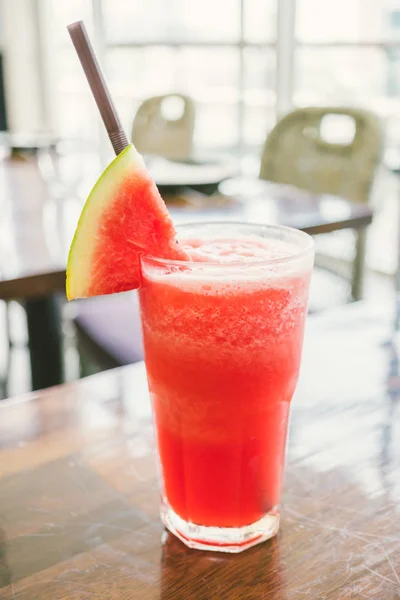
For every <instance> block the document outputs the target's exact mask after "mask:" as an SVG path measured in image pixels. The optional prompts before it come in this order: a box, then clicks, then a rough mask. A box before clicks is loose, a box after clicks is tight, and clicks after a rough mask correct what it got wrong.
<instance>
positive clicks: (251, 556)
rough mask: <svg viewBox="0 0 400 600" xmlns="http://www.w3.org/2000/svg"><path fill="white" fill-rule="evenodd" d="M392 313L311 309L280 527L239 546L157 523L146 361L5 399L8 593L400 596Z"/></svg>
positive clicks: (1, 407)
mask: <svg viewBox="0 0 400 600" xmlns="http://www.w3.org/2000/svg"><path fill="white" fill-rule="evenodd" d="M389 309H390V307H389ZM389 309H388V307H383V308H382V309H374V308H371V307H370V306H368V305H366V306H363V305H358V304H355V305H352V306H349V307H345V308H342V309H339V310H336V311H334V312H333V313H331V314H330V315H326V316H319V317H314V318H310V320H309V323H308V330H307V335H306V344H305V352H304V360H303V367H302V374H301V377H300V383H299V386H298V391H297V394H296V397H295V399H294V401H293V411H292V424H291V434H290V444H289V457H288V465H287V475H286V482H285V493H284V506H283V519H282V526H281V531H280V533H279V535H278V537H276V538H275V539H273V540H270V541H268V542H266V543H264V544H262V545H260V546H257V547H255V548H252V549H250V550H247V551H246V552H244V553H243V554H240V555H232V556H230V555H223V554H213V553H208V552H199V551H195V550H189V549H187V548H186V547H185V546H183V545H182V544H181V543H180V542H179V541H178V540H177V539H175V538H174V537H173V536H172V535H170V534H169V533H167V532H165V531H164V530H163V529H162V526H161V524H160V521H159V518H158V491H157V483H156V469H155V454H154V443H153V430H152V424H151V413H150V405H149V400H148V395H147V391H146V379H145V374H144V369H143V366H142V365H141V364H138V365H134V366H132V367H125V368H122V369H116V370H114V371H109V372H106V373H102V374H100V375H96V376H94V377H91V378H88V379H86V380H82V381H79V382H76V383H71V384H68V385H65V386H60V387H56V388H53V389H49V390H46V391H43V392H39V393H33V394H30V395H27V396H23V397H20V398H16V399H11V400H8V401H5V402H3V403H0V598H1V600H67V599H71V600H87V599H92V598H93V599H98V598H99V599H101V598H107V599H109V600H114V599H115V600H117V599H118V600H136V599H137V600H139V599H140V600H192V599H193V600H210V599H212V600H214V599H215V600H220V599H221V600H262V599H268V600H302V599H303V598H307V599H312V600H314V599H315V600H316V599H318V600H351V599H360V600H362V599H370V600H398V599H399V598H400V518H399V505H400V414H399V413H400V407H399V404H400V400H399V399H400V372H399V355H398V350H399V348H400V336H398V335H397V336H393V335H392V334H391V321H392V315H391V311H390V310H389Z"/></svg>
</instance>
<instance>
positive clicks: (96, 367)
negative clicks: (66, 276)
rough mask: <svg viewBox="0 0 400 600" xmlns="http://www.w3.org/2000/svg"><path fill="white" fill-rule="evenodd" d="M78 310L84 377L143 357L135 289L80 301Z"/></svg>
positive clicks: (78, 331)
mask: <svg viewBox="0 0 400 600" xmlns="http://www.w3.org/2000/svg"><path fill="white" fill-rule="evenodd" d="M75 311H76V314H75V317H74V318H73V322H74V324H75V329H76V334H77V342H78V352H79V359H80V370H81V376H82V377H83V376H86V375H92V374H93V373H97V372H99V371H104V370H107V369H113V368H114V367H121V366H124V365H129V364H132V363H135V362H138V361H140V360H143V346H142V334H141V327H140V313H139V302H138V298H137V294H136V293H135V292H127V293H123V294H117V295H115V296H102V297H99V298H89V299H86V300H80V301H78V302H76V305H75Z"/></svg>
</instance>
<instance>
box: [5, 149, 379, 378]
mask: <svg viewBox="0 0 400 600" xmlns="http://www.w3.org/2000/svg"><path fill="white" fill-rule="evenodd" d="M93 179H94V178H93ZM225 188H226V189H227V191H228V192H229V191H232V190H233V191H235V189H236V192H235V198H234V201H233V202H228V203H223V202H222V203H221V202H215V201H214V200H211V199H210V200H207V201H204V197H203V201H200V200H199V198H200V196H199V195H197V194H196V193H194V194H193V195H192V196H191V197H190V198H189V202H187V203H185V204H183V205H180V206H179V205H178V206H177V205H175V206H172V207H171V213H172V215H173V218H174V219H175V221H177V222H179V221H194V220H202V221H205V220H239V221H248V222H269V223H280V224H284V225H291V226H293V227H297V228H299V229H303V230H304V231H307V232H308V233H310V234H319V233H328V232H331V231H337V230H339V229H345V228H353V229H356V230H362V229H365V227H367V226H368V225H369V224H370V223H371V220H372V211H371V209H370V208H369V207H368V206H365V205H359V204H354V203H352V202H349V201H346V200H343V199H341V198H336V197H332V196H312V195H310V194H308V193H305V192H299V191H298V190H296V189H294V188H291V187H289V186H279V185H276V184H271V183H267V182H260V181H259V180H250V181H248V180H247V181H246V180H244V182H242V185H241V186H240V181H239V187H238V186H236V188H235V186H233V187H232V185H231V186H230V188H229V185H228V187H227V186H226V185H225ZM0 189H1V190H2V192H1V194H0V214H1V220H0V299H4V300H9V299H13V298H20V299H23V300H24V302H25V306H26V309H27V316H28V328H29V340H30V350H31V363H32V381H33V389H38V388H43V387H47V386H49V385H53V384H55V383H59V382H60V381H61V379H62V374H61V364H62V358H61V332H60V326H59V318H58V305H57V302H56V301H55V298H54V294H56V293H57V292H61V293H64V287H65V263H66V257H67V252H68V248H69V244H70V241H71V239H72V235H73V232H74V229H75V226H76V222H77V219H78V217H79V213H80V210H81V208H82V201H79V200H77V199H76V198H70V197H65V198H57V199H55V198H54V197H52V192H51V190H50V188H49V186H48V185H47V184H46V182H45V181H44V179H43V177H42V175H41V171H40V170H39V168H38V164H37V161H36V160H35V159H28V160H8V161H3V162H2V163H1V162H0Z"/></svg>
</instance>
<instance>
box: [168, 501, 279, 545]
mask: <svg viewBox="0 0 400 600" xmlns="http://www.w3.org/2000/svg"><path fill="white" fill-rule="evenodd" d="M161 520H162V522H163V524H164V525H165V527H166V528H167V529H168V530H169V531H170V532H171V533H173V534H174V535H175V536H176V537H177V538H179V539H180V540H181V541H182V542H183V543H184V544H186V546H188V547H189V548H195V549H196V550H213V551H214V552H231V553H237V552H242V551H243V550H247V548H251V547H252V546H255V545H256V544H261V542H265V541H266V540H269V539H270V538H272V537H274V535H276V534H277V533H278V530H279V507H275V508H273V509H272V510H271V511H270V512H269V513H267V514H266V515H265V516H264V517H263V518H262V519H260V520H259V521H256V522H255V523H252V524H251V525H246V526H244V527H206V526H204V525H196V524H195V523H191V522H188V521H184V520H183V519H181V517H179V516H178V515H177V514H176V513H175V512H174V511H173V510H172V508H171V507H170V506H169V505H168V504H167V503H166V502H165V501H164V502H163V503H162V505H161Z"/></svg>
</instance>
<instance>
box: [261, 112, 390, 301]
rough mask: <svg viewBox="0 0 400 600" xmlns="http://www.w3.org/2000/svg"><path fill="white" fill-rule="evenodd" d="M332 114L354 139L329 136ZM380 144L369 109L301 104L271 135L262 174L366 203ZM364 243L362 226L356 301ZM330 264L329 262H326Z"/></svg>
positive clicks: (354, 286)
mask: <svg viewBox="0 0 400 600" xmlns="http://www.w3.org/2000/svg"><path fill="white" fill-rule="evenodd" d="M332 117H333V118H336V119H338V118H340V119H344V120H345V121H347V125H350V126H351V127H352V133H353V136H352V139H350V141H348V140H346V142H338V141H335V142H332V141H329V140H328V139H326V137H325V136H324V126H325V123H326V122H327V121H329V119H331V123H332V125H333V123H334V121H333V119H332ZM382 142H383V135H382V128H381V124H380V121H379V119H378V117H377V116H376V115H374V114H373V113H371V112H369V111H367V110H362V109H356V108H340V107H310V108H300V109H297V110H295V111H293V112H291V113H289V114H287V115H286V116H285V117H283V118H282V119H281V120H280V121H279V122H278V123H277V124H276V126H275V127H274V129H273V130H272V131H271V133H270V134H269V135H268V137H267V139H266V142H265V145H264V149H263V153H262V158H261V167H260V178H261V179H268V180H270V181H275V182H278V183H283V184H291V185H294V186H296V187H298V188H301V189H305V190H308V191H310V192H313V193H315V194H324V193H325V194H334V195H337V196H342V197H345V198H348V199H349V200H352V201H354V202H362V203H364V202H368V201H369V196H370V191H371V188H372V184H373V181H374V175H375V171H376V168H377V166H378V164H379V161H380V157H381V151H382ZM329 235H331V234H329ZM365 242H366V232H365V230H362V231H360V232H358V234H357V239H356V251H355V258H354V263H353V272H352V281H351V291H352V296H353V299H359V298H360V297H361V296H362V279H363V267H364V261H365ZM317 264H318V260H317ZM327 264H328V263H327V262H326V261H325V266H327ZM328 268H329V267H328Z"/></svg>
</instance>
